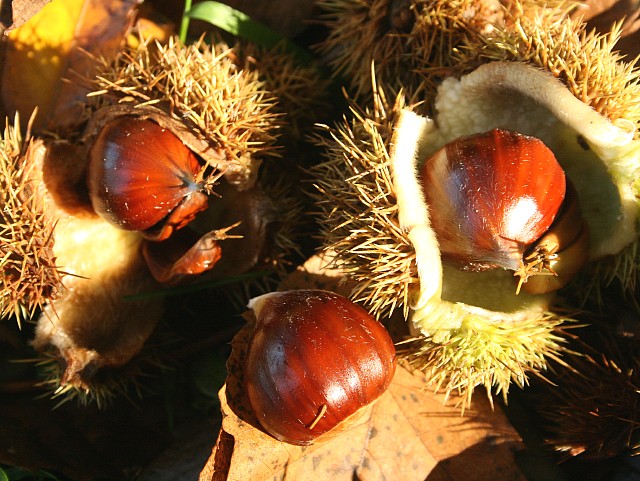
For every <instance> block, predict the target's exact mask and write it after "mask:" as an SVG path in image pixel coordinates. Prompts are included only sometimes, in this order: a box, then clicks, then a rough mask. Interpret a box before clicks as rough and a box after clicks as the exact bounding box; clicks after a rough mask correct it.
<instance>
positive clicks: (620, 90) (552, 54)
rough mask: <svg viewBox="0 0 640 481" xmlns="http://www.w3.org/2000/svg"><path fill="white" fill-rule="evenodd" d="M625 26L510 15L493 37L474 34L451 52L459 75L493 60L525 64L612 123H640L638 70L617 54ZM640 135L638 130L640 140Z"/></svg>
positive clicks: (539, 15)
mask: <svg viewBox="0 0 640 481" xmlns="http://www.w3.org/2000/svg"><path fill="white" fill-rule="evenodd" d="M620 36H621V25H620V24H614V25H613V26H612V29H611V31H610V32H606V33H598V32H596V31H595V30H587V25H586V24H585V23H583V22H581V21H580V20H576V19H571V18H566V17H557V16H556V15H549V13H548V11H547V10H546V9H542V10H539V11H536V12H535V13H534V14H532V15H512V16H510V19H509V22H507V24H506V25H504V26H496V27H495V28H494V29H493V30H492V31H491V32H490V33H489V34H485V35H478V34H473V35H469V36H468V37H467V42H468V44H467V45H465V46H462V47H461V48H459V49H457V50H456V51H452V52H451V57H452V59H453V60H454V64H455V65H456V72H452V73H455V74H458V75H459V74H463V73H468V72H469V71H471V70H473V69H475V68H476V67H477V66H479V65H481V64H483V63H487V62H492V61H496V60H498V61H511V62H525V63H529V64H532V65H535V66H536V67H540V68H541V69H543V70H546V71H548V72H551V73H552V74H553V75H554V76H555V77H557V78H559V79H560V80H562V82H563V83H564V84H565V85H566V86H567V88H568V89H569V91H570V92H571V93H572V94H573V95H574V96H575V97H576V98H578V99H579V100H581V101H582V102H584V103H586V104H587V105H589V106H591V107H593V108H594V109H595V110H596V111H597V112H599V113H601V114H602V115H604V116H605V117H608V118H609V119H610V120H612V121H614V122H615V121H616V120H618V119H626V120H628V121H631V122H633V123H634V124H636V125H640V102H638V98H640V70H639V69H638V66H637V64H636V63H635V62H633V59H625V58H624V56H623V55H621V54H620V53H619V52H617V50H616V44H617V42H618V41H619V40H620ZM638 135H640V133H638V132H636V136H638Z"/></svg>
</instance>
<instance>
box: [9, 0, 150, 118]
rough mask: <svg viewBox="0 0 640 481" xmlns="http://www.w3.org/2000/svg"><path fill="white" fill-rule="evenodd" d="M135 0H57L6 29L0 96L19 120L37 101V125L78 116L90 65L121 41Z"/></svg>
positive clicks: (25, 115)
mask: <svg viewBox="0 0 640 481" xmlns="http://www.w3.org/2000/svg"><path fill="white" fill-rule="evenodd" d="M138 3H139V0H109V1H102V0H57V1H55V2H51V3H48V4H47V5H45V6H44V7H43V8H42V9H41V10H40V11H38V13H37V14H35V15H34V16H33V17H31V18H30V19H29V21H28V22H26V23H25V24H23V25H22V26H21V27H20V28H16V29H15V30H12V31H11V32H10V33H9V34H8V40H7V48H6V53H5V59H4V69H3V72H2V101H3V103H4V107H5V110H6V113H7V114H8V115H9V116H10V117H11V116H13V114H14V113H15V112H20V113H21V117H22V118H23V120H26V119H28V118H29V116H30V115H31V112H33V110H34V109H35V108H36V107H37V108H38V112H39V113H38V117H37V118H36V124H35V128H36V130H39V129H42V128H47V129H52V128H56V127H58V128H59V127H60V126H66V125H71V124H74V123H75V122H77V120H78V118H79V116H80V115H79V114H80V112H81V109H82V103H83V99H84V98H85V96H86V94H87V91H88V90H87V86H86V85H84V84H83V78H84V77H85V76H87V75H89V74H90V72H91V68H92V66H93V60H92V57H91V55H94V56H106V57H109V56H110V55H112V54H115V53H116V51H117V50H118V49H119V48H120V47H121V45H122V42H123V40H124V38H125V34H126V32H127V31H128V30H129V29H130V27H131V22H132V20H133V16H132V12H133V9H134V7H135V6H137V5H138Z"/></svg>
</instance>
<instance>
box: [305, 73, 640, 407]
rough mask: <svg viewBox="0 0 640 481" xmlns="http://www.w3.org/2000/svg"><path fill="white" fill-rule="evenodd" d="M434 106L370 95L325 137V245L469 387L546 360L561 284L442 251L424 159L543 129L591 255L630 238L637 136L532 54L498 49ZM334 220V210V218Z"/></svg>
mask: <svg viewBox="0 0 640 481" xmlns="http://www.w3.org/2000/svg"><path fill="white" fill-rule="evenodd" d="M434 105H435V107H436V111H437V115H436V117H435V118H433V119H432V118H428V117H423V116H421V115H417V114H416V113H414V112H413V109H412V108H411V107H405V106H404V101H403V98H402V96H398V98H397V100H396V101H395V103H394V104H389V103H388V102H387V101H386V100H385V96H384V95H383V94H381V93H378V94H377V95H376V96H375V102H374V108H373V109H371V110H367V111H362V110H360V109H358V108H357V107H354V108H353V109H352V118H351V119H350V120H347V121H345V122H344V123H343V124H341V125H339V126H338V127H336V128H334V129H328V132H329V136H327V137H325V138H324V140H321V144H322V145H323V146H324V147H325V148H326V150H327V157H328V161H327V162H325V163H324V164H322V165H320V166H319V167H318V168H316V169H315V173H316V179H317V180H316V184H317V187H318V193H317V194H316V201H317V204H318V206H319V207H320V210H321V211H322V216H323V219H325V220H324V227H323V233H322V234H323V236H324V239H325V240H324V244H325V245H326V246H328V247H329V248H331V249H333V250H334V251H335V252H336V253H337V260H336V264H337V265H338V266H339V267H342V268H343V269H344V270H345V271H346V274H347V276H349V277H351V278H352V280H354V281H356V287H355V289H354V291H353V296H354V297H355V298H356V299H358V300H361V301H363V302H365V303H366V304H368V305H369V306H370V308H371V309H372V310H373V311H374V312H376V313H377V314H378V315H386V314H388V313H389V312H391V311H393V310H394V309H395V308H397V307H402V309H403V311H404V314H405V316H406V317H407V318H410V319H411V326H412V328H413V329H414V330H415V332H416V334H417V336H418V341H417V342H416V343H414V344H413V345H412V348H411V349H409V352H408V353H407V354H408V359H409V360H410V361H411V362H412V364H414V365H415V366H417V367H419V368H420V369H423V370H425V371H426V372H428V373H429V374H430V379H431V382H432V383H434V384H435V385H437V386H439V387H442V386H444V389H445V390H446V392H451V391H457V392H460V393H462V394H464V395H465V397H464V400H463V403H464V402H465V401H469V400H470V396H471V393H472V392H473V388H474V386H475V385H477V384H481V385H484V386H485V388H486V389H487V391H489V392H490V391H491V390H492V389H496V390H497V391H502V392H503V394H505V395H506V392H507V391H508V387H509V384H510V383H511V382H516V383H517V384H518V385H523V384H525V383H526V382H527V376H528V374H530V373H532V372H533V373H535V372H538V371H541V370H544V368H545V360H544V359H545V357H555V356H557V355H558V353H559V351H560V350H561V345H562V339H561V337H559V335H558V333H557V332H556V330H557V328H558V326H559V325H560V324H561V323H562V322H563V321H564V316H563V315H562V314H560V313H557V312H556V313H554V312H553V309H551V305H552V302H553V299H554V297H555V296H554V294H553V293H549V294H540V295H538V294H527V293H523V292H521V293H520V294H519V295H517V294H516V293H515V292H514V289H513V287H512V282H513V279H512V273H510V272H508V271H503V270H497V271H486V272H465V271H461V270H459V269H457V268H456V267H453V266H448V265H446V264H443V263H442V260H441V258H440V252H439V248H438V240H437V238H436V236H435V233H434V232H433V230H432V229H431V226H430V221H429V209H428V206H427V205H426V204H425V202H424V199H423V196H422V195H421V193H420V192H421V191H420V187H419V183H418V180H417V177H416V166H417V165H419V163H420V162H421V161H422V160H423V159H426V158H428V157H429V156H430V155H431V154H433V153H434V152H435V151H436V150H438V149H439V148H440V147H442V146H443V145H444V144H446V143H448V142H450V141H452V140H454V139H456V138H459V137H461V136H465V135H470V134H473V133H478V132H484V131H487V130H490V129H492V128H496V127H501V128H509V129H512V130H515V131H518V132H522V133H525V134H529V135H533V136H535V137H538V138H540V139H542V140H543V141H544V142H545V144H547V145H548V146H549V147H550V148H551V150H552V151H553V152H554V154H555V156H556V157H557V159H558V161H559V162H560V164H561V165H562V167H563V168H564V169H565V172H566V174H567V176H568V177H569V178H570V179H571V180H572V181H573V183H574V184H575V185H576V189H577V191H578V196H579V198H580V202H581V208H582V210H583V215H584V218H585V220H586V222H587V223H588V224H589V227H590V231H592V232H593V235H592V238H591V244H590V251H589V257H590V260H591V261H595V260H597V259H599V258H602V257H604V256H611V255H616V254H618V253H620V252H624V249H625V247H626V246H628V245H629V244H631V243H633V242H635V241H636V237H637V225H636V223H637V216H638V206H637V200H636V195H637V191H636V188H635V187H636V186H635V181H636V179H637V174H638V168H639V166H640V157H639V156H640V146H639V144H638V141H637V140H634V135H635V133H636V132H635V131H636V123H635V122H634V121H630V120H628V119H617V120H616V121H615V122H612V121H611V120H610V119H608V118H606V117H604V116H602V115H600V114H599V113H597V112H596V111H594V110H593V109H591V108H590V106H588V105H586V104H585V103H583V102H581V101H580V100H578V99H576V98H575V97H574V96H573V95H572V94H571V92H570V91H569V90H568V89H567V88H566V87H565V86H564V85H563V84H562V83H561V82H560V81H559V80H558V79H556V78H554V76H553V75H551V74H549V73H546V72H543V71H540V70H539V69H537V68H535V67H532V66H530V65H528V64H526V63H518V62H510V63H507V62H492V63H488V64H484V65H481V66H480V67H478V68H477V69H476V70H474V71H473V72H471V73H470V74H468V75H466V76H464V77H462V78H461V79H457V78H447V79H445V81H444V82H443V83H442V85H441V86H440V88H439V90H438V96H437V97H436V99H435V101H434ZM327 219H328V221H327Z"/></svg>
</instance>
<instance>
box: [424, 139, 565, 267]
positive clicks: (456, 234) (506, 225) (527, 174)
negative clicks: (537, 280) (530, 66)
mask: <svg viewBox="0 0 640 481" xmlns="http://www.w3.org/2000/svg"><path fill="white" fill-rule="evenodd" d="M421 181H422V186H423V191H424V195H425V198H426V201H427V204H428V205H429V210H430V213H431V221H432V226H433V228H434V230H435V232H436V236H437V237H438V241H439V242H440V251H441V254H442V256H443V258H445V259H448V260H450V261H453V262H456V263H458V264H460V265H461V266H463V267H464V268H467V269H470V270H484V269H490V268H495V267H503V268H505V269H511V270H517V269H518V267H519V265H520V263H521V262H522V259H523V254H524V252H525V251H526V250H527V249H528V248H529V246H531V244H533V243H534V242H536V241H537V240H538V239H539V238H540V237H541V236H542V235H543V234H544V233H545V232H546V231H547V230H548V229H549V227H550V226H551V224H552V223H553V221H554V219H555V217H556V214H557V213H558V210H559V209H560V206H561V205H562V202H563V200H564V195H565V186H566V180H565V175H564V171H563V170H562V168H561V167H560V165H559V164H558V161H557V160H556V158H555V156H554V154H553V152H551V150H550V149H549V148H548V147H547V146H545V145H544V143H542V141H541V140H539V139H536V138H534V137H530V136H526V135H522V134H519V133H517V132H510V131H507V130H500V129H494V130H492V131H490V132H486V133H482V134H477V135H472V136H469V137H463V138H460V139H457V140H455V141H453V142H451V143H449V144H447V145H446V146H445V147H443V148H442V149H440V150H439V151H438V152H436V153H435V154H434V155H433V156H431V157H430V158H428V159H427V160H426V161H425V162H424V164H423V165H422V167H421Z"/></svg>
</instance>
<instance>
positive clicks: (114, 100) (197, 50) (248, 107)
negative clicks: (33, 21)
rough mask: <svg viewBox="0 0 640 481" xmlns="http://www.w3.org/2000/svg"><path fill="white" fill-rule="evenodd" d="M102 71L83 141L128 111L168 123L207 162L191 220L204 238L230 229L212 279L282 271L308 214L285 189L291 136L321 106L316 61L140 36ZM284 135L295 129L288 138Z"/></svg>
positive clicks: (291, 177) (291, 176)
mask: <svg viewBox="0 0 640 481" xmlns="http://www.w3.org/2000/svg"><path fill="white" fill-rule="evenodd" d="M98 70H99V73H98V75H97V80H96V81H95V88H96V91H95V92H94V93H93V94H90V97H89V99H90V102H89V112H92V116H91V118H90V120H89V124H88V126H87V128H86V130H85V134H84V136H83V139H82V140H83V143H84V144H85V145H87V146H89V145H91V142H92V138H93V137H94V135H95V134H96V132H97V131H99V129H100V128H101V127H102V126H103V125H104V124H105V123H106V122H108V121H109V120H112V119H114V118H116V117H119V116H121V115H134V116H139V117H143V118H147V119H150V120H152V121H154V122H156V123H158V124H159V125H160V126H162V127H164V128H166V129H168V130H170V131H171V132H173V133H174V134H175V135H176V136H177V137H178V138H179V139H180V140H181V141H182V142H183V143H184V144H185V145H186V146H187V147H189V148H190V149H191V151H192V152H193V153H194V154H196V156H197V157H198V158H200V159H202V161H203V162H204V163H205V164H206V165H205V171H204V172H205V173H204V175H205V179H204V181H205V183H207V182H208V183H209V185H208V188H209V190H210V191H211V192H212V193H213V195H211V201H210V202H209V208H208V209H207V211H206V212H204V213H203V215H202V216H200V218H199V219H198V218H197V219H196V221H195V222H194V223H193V224H192V227H194V228H195V229H196V230H197V231H198V232H199V233H200V234H201V235H206V234H207V233H209V232H210V231H211V229H212V228H213V229H216V230H217V231H219V232H223V231H224V233H227V232H228V236H226V239H225V240H221V241H220V245H222V246H223V253H222V258H221V261H220V262H219V263H218V264H216V266H215V267H214V268H213V269H212V271H211V272H210V274H211V276H212V277H216V278H219V277H224V276H232V275H235V274H239V273H244V272H246V271H247V270H249V269H253V268H256V269H257V268H265V267H266V266H270V268H275V270H276V271H278V270H281V269H283V268H284V266H285V265H286V263H287V262H289V261H288V260H287V257H289V256H291V255H294V256H295V253H296V250H297V247H296V241H295V239H296V236H297V234H296V229H297V227H296V226H297V225H299V224H300V223H301V220H300V215H301V211H302V209H301V206H300V205H299V204H300V201H299V200H298V199H297V196H298V194H297V193H296V189H292V188H291V185H293V184H290V185H289V188H288V189H287V188H282V187H281V186H282V185H285V184H287V183H291V182H295V181H297V178H298V177H297V176H296V175H295V171H296V169H297V167H296V164H297V158H296V156H299V153H293V154H292V152H291V151H290V149H289V147H291V145H290V144H288V143H287V142H288V141H290V140H291V138H293V137H296V138H297V140H296V141H299V137H300V134H299V133H296V129H297V128H299V127H298V125H302V124H305V122H306V123H308V122H309V120H308V119H306V117H305V115H310V112H311V111H315V110H316V109H317V108H319V107H320V105H322V101H321V100H320V99H321V97H322V93H321V92H322V91H323V90H324V84H323V82H322V80H321V77H320V75H319V72H318V70H317V68H316V67H313V66H309V67H298V66H296V65H295V62H294V59H293V58H292V57H291V56H290V55H288V54H285V53H284V52H281V51H280V50H278V49H276V50H273V51H267V50H264V49H258V48H256V47H255V46H252V45H248V44H238V45H236V46H234V47H231V46H229V45H228V44H227V43H225V42H223V41H222V40H219V39H214V41H213V42H212V43H211V45H207V44H205V42H204V40H200V41H199V42H196V43H195V44H193V45H188V46H186V45H183V44H181V43H180V42H179V41H178V40H177V39H175V38H170V39H169V40H168V42H167V43H166V44H159V43H151V42H148V41H144V40H143V41H141V42H140V43H139V44H137V45H136V46H135V47H132V48H131V49H129V50H125V51H123V52H122V53H121V54H120V55H119V56H118V57H117V58H116V59H115V61H111V62H107V61H102V65H101V66H100V67H99V68H98ZM311 86H314V88H311ZM309 90H310V91H312V92H313V93H312V94H309V93H308V92H307V94H306V95H304V96H303V95H300V96H299V97H298V98H296V99H292V97H291V96H292V95H295V94H297V93H302V92H303V91H309ZM303 112H304V113H303ZM305 119H306V120H305ZM282 132H285V133H286V134H290V135H289V136H288V138H287V139H286V140H285V141H282V137H283V136H282V135H280V134H281V133H282ZM212 226H213V227H212ZM231 226H236V227H233V228H231ZM234 259H235V262H234ZM276 260H277V262H276ZM276 264H277V265H276ZM243 302H244V301H243Z"/></svg>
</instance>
